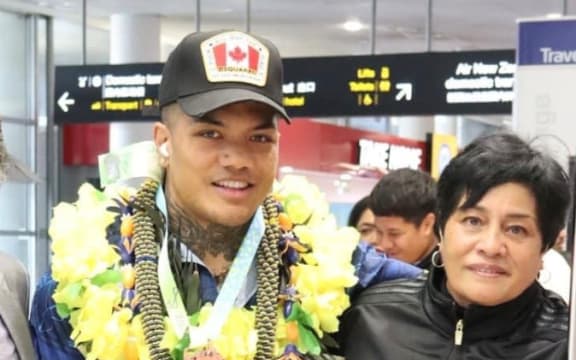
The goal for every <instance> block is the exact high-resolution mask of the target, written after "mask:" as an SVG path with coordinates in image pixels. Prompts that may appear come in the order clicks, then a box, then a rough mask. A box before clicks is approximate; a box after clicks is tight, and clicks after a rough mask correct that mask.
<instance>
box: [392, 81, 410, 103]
mask: <svg viewBox="0 0 576 360" xmlns="http://www.w3.org/2000/svg"><path fill="white" fill-rule="evenodd" d="M396 89H397V90H398V92H397V93H396V101H400V100H402V99H406V101H411V100H412V83H398V84H396Z"/></svg>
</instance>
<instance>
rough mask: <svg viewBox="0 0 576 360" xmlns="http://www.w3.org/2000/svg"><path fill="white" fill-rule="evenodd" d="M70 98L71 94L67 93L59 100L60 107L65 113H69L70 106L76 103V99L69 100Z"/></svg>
mask: <svg viewBox="0 0 576 360" xmlns="http://www.w3.org/2000/svg"><path fill="white" fill-rule="evenodd" d="M68 96H70V93H68V91H65V92H64V94H62V96H60V98H58V106H60V109H62V111H64V112H68V106H70V105H74V103H75V101H74V99H69V98H68Z"/></svg>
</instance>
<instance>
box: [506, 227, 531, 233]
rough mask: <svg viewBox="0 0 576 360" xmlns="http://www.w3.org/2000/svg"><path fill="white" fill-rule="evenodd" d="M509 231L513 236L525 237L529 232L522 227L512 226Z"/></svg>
mask: <svg viewBox="0 0 576 360" xmlns="http://www.w3.org/2000/svg"><path fill="white" fill-rule="evenodd" d="M508 231H509V232H510V233H511V234H513V235H525V234H527V233H528V232H527V231H526V229H525V228H524V227H522V226H520V225H511V226H509V227H508Z"/></svg>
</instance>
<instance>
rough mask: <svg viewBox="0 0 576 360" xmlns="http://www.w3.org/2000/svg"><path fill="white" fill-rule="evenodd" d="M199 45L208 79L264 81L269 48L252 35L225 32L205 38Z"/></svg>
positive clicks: (244, 81)
mask: <svg viewBox="0 0 576 360" xmlns="http://www.w3.org/2000/svg"><path fill="white" fill-rule="evenodd" d="M200 48H201V51H202V61H203V62H204V69H205V71H206V78H207V79H208V81H210V82H226V81H232V82H242V83H247V84H252V85H256V86H264V85H266V80H267V75H268V57H269V52H268V48H266V47H265V46H264V45H262V43H261V42H259V41H258V40H256V39H255V38H253V37H252V36H250V35H247V34H244V33H241V32H236V31H231V32H225V33H222V34H218V35H216V36H213V37H211V38H209V39H206V40H204V41H203V42H202V44H201V45H200Z"/></svg>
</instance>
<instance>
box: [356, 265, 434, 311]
mask: <svg viewBox="0 0 576 360" xmlns="http://www.w3.org/2000/svg"><path fill="white" fill-rule="evenodd" d="M427 279H428V272H427V271H424V272H422V273H421V274H420V275H418V276H417V277H415V278H412V279H396V280H390V281H384V282H380V283H378V284H377V285H374V286H371V287H369V288H367V289H366V290H364V291H362V292H361V293H360V294H359V295H358V296H357V297H356V298H355V299H354V305H356V306H357V305H371V304H372V305H376V304H382V303H391V302H398V301H409V300H410V299H416V298H417V295H418V294H420V293H421V291H422V289H423V288H424V285H425V284H426V280H427Z"/></svg>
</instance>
